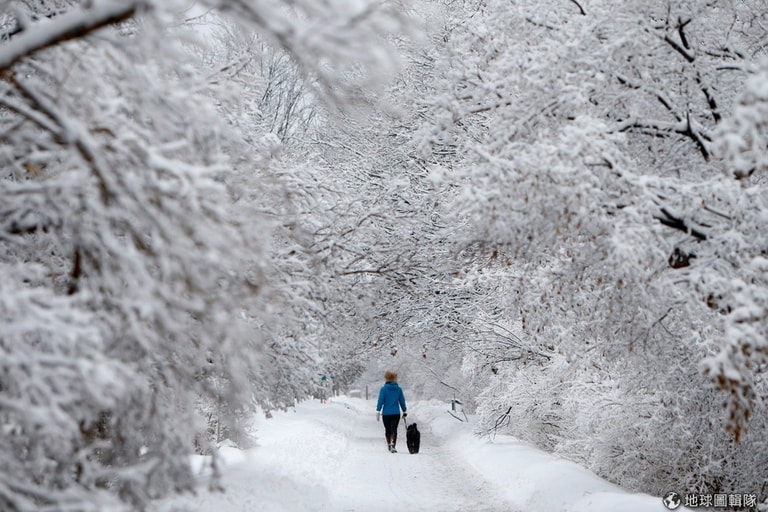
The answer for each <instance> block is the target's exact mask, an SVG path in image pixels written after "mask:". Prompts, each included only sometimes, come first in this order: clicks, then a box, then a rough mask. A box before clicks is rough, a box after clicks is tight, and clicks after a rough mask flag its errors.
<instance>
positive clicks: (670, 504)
mask: <svg viewBox="0 0 768 512" xmlns="http://www.w3.org/2000/svg"><path fill="white" fill-rule="evenodd" d="M661 501H662V503H664V506H665V507H667V509H668V510H675V509H676V508H678V507H679V506H680V505H682V503H683V500H682V498H680V495H679V494H677V493H676V492H668V493H667V494H665V495H664V498H662V500H661Z"/></svg>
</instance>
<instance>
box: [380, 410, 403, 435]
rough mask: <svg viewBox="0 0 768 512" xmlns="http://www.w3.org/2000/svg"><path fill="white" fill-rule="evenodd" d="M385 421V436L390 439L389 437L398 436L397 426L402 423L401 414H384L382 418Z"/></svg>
mask: <svg viewBox="0 0 768 512" xmlns="http://www.w3.org/2000/svg"><path fill="white" fill-rule="evenodd" d="M381 419H382V421H384V434H385V435H386V436H387V439H389V436H392V435H395V436H396V435H397V424H398V423H400V415H399V414H384V415H382V417H381Z"/></svg>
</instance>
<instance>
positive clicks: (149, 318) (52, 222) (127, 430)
mask: <svg viewBox="0 0 768 512" xmlns="http://www.w3.org/2000/svg"><path fill="white" fill-rule="evenodd" d="M201 5H202V6H203V7H206V8H212V9H218V11H219V12H220V13H222V15H223V16H229V15H232V16H233V17H235V18H236V19H237V22H239V23H240V24H241V25H242V26H243V27H244V28H245V29H247V30H251V31H259V32H260V33H261V34H262V37H264V38H266V39H267V40H269V41H271V42H272V43H273V44H274V45H275V46H277V47H279V48H282V50H283V51H284V52H287V54H289V55H292V57H293V59H294V61H295V62H296V65H297V66H298V69H299V70H300V71H301V73H303V75H304V76H305V78H306V80H307V83H310V84H313V86H314V87H315V90H316V91H317V93H318V94H319V95H321V96H322V97H323V98H325V99H326V100H328V101H330V102H332V103H333V106H334V108H347V107H351V106H353V105H354V103H355V101H356V95H357V92H356V91H357V90H358V89H359V88H360V87H365V86H367V85H368V84H370V83H371V81H372V80H375V79H378V78H379V77H380V76H382V75H381V74H379V73H380V72H386V71H387V70H389V69H392V66H391V62H392V59H391V54H390V52H388V51H387V50H386V47H387V45H386V43H385V41H384V38H385V36H386V34H387V33H389V32H391V31H397V30H399V29H400V27H402V22H403V19H404V18H403V16H402V15H401V13H400V11H398V9H397V5H392V4H390V3H380V2H366V1H364V2H355V3H348V4H345V3H343V2H332V3H316V2H311V1H307V2H277V1H275V2H247V1H238V2H229V1H227V2H213V1H212V2H202V3H201ZM186 7H187V5H186V3H185V2H180V1H179V2H175V1H163V2H151V1H149V2H148V1H138V0H137V1H113V0H95V1H89V2H49V1H40V2H5V3H4V4H3V27H4V34H5V40H4V41H3V43H2V44H1V45H0V70H2V80H0V96H1V97H2V98H1V99H0V108H1V109H2V117H0V123H2V134H1V135H0V137H1V139H0V143H1V144H2V148H3V152H2V160H3V165H2V180H1V181H0V196H2V197H3V201H2V206H1V207H0V240H1V241H0V272H1V274H0V283H2V284H1V285H0V287H1V291H2V295H1V296H0V304H1V306H0V315H2V318H3V325H4V328H3V332H2V334H0V355H1V358H2V361H3V363H2V366H0V391H1V394H0V426H1V427H2V430H3V435H2V436H1V439H0V447H1V448H2V450H3V453H4V456H3V459H2V462H0V508H2V509H3V510H9V511H15V510H63V509H67V510H105V509H108V508H109V509H114V510H118V509H121V508H122V509H126V510H127V509H140V508H143V507H144V506H145V505H146V504H147V502H148V500H149V499H151V498H153V497H155V496H158V495H161V494H163V493H166V492H169V491H171V492H173V491H177V490H180V489H183V488H187V487H189V486H190V485H191V484H192V483H193V482H192V479H191V475H190V473H189V468H188V467H187V463H186V457H185V455H186V454H187V453H189V452H190V451H191V450H192V449H193V442H194V441H195V434H196V433H198V432H199V431H200V430H203V429H204V428H205V426H204V425H202V424H200V423H199V422H198V421H196V419H195V414H194V410H195V409H194V404H195V403H196V401H197V400H198V399H199V398H200V397H202V398H204V399H205V400H208V401H210V402H211V403H214V404H217V405H221V404H224V405H225V407H226V409H227V410H228V411H229V414H232V413H233V412H234V411H235V410H236V409H237V407H239V406H243V405H246V406H247V405H248V404H249V403H250V401H251V399H252V397H253V396H255V398H256V399H257V400H258V402H259V403H261V404H262V405H265V406H274V405H275V404H279V403H281V401H285V400H292V399H293V398H294V397H295V394H292V393H288V394H285V393H282V394H281V392H282V390H281V389H280V385H281V383H284V382H286V381H290V382H292V383H293V384H294V385H295V386H299V387H301V386H305V388H304V389H307V388H308V387H309V385H310V381H309V378H305V377H304V376H302V375H301V372H303V371H305V370H304V369H303V368H302V363H303V362H304V358H311V357H312V350H311V347H307V346H305V345H304V344H303V343H299V344H292V343H290V342H289V341H287V339H286V338H283V339H280V338H279V336H278V333H279V330H278V328H276V327H272V328H267V327H265V326H267V325H269V322H270V318H271V314H270V313H271V312H270V308H271V307H272V305H277V306H279V305H280V304H282V303H281V302H279V301H278V300H277V299H275V295H274V292H273V291H270V290H273V289H274V288H272V287H271V286H270V285H272V284H273V283H271V280H272V279H273V276H274V271H273V270H272V269H271V267H270V265H269V259H270V257H271V253H270V252H269V251H270V249H269V246H270V243H271V241H270V232H271V230H272V229H273V227H274V221H273V219H271V218H270V217H269V215H268V214H267V213H265V211H264V209H265V208H264V203H263V202H262V203H261V204H260V203H259V201H260V200H263V199H264V195H262V194H260V193H259V192H258V187H259V183H260V180H264V182H266V180H267V178H274V177H273V176H269V171H270V170H271V167H270V166H271V165H272V164H270V161H271V160H272V159H273V158H272V154H271V151H272V146H271V144H270V143H269V140H270V139H269V137H266V138H265V136H267V135H268V133H266V132H261V133H260V130H261V129H262V126H259V125H256V126H250V127H246V126H245V124H244V123H241V122H239V121H241V120H242V119H243V117H246V113H247V112H249V108H250V107H249V106H244V107H243V108H242V109H241V110H239V111H236V110H234V109H232V107H233V106H235V105H236V98H237V97H238V92H240V91H241V90H242V89H240V88H239V86H238V85H237V84H236V83H234V82H232V81H227V80H222V78H223V77H226V71H227V70H226V69H219V70H217V72H216V73H213V74H212V73H211V69H210V67H204V66H203V65H202V64H201V62H200V60H199V59H198V58H195V57H194V56H193V53H194V48H198V47H200V46H202V45H205V44H206V41H205V40H204V38H205V35H206V34H205V32H203V33H195V32H190V31H189V30H184V28H183V26H182V25H183V23H182V22H183V18H181V17H180V14H181V15H183V13H184V9H185V8H186ZM190 43H192V46H190ZM377 45H381V46H377ZM190 48H192V49H190ZM234 64H237V63H234ZM261 78H263V77H261ZM266 78H268V79H269V78H270V77H266ZM217 79H218V80H217ZM281 101H282V100H281ZM250 112H252V110H251V111H250ZM290 128H291V127H290V126H284V129H283V133H282V134H283V135H285V134H287V133H289V131H290ZM260 140H261V141H266V142H265V143H258V141H260ZM247 141H252V142H253V145H250V144H248V142H247ZM244 183H245V184H247V188H246V189H245V190H253V191H254V193H252V194H243V191H244V189H243V188H242V185H243V184H244ZM265 188H267V187H265ZM276 361H278V362H279V363H280V364H279V365H276V364H275V362H276ZM291 361H293V362H291ZM296 373H298V375H294V374H296ZM294 377H295V378H294ZM280 379H282V380H280Z"/></svg>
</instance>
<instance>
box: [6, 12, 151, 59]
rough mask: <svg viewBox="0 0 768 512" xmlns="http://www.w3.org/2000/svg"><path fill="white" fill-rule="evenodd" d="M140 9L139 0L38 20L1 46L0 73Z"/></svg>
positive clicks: (129, 16)
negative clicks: (30, 56)
mask: <svg viewBox="0 0 768 512" xmlns="http://www.w3.org/2000/svg"><path fill="white" fill-rule="evenodd" d="M143 6H146V3H145V2H142V1H140V0H134V1H130V2H121V1H117V0H102V1H101V2H99V1H94V2H92V3H91V7H90V8H88V9H77V10H74V11H71V12H68V13H66V14H63V15H61V16H57V17H55V18H50V19H49V18H46V19H44V20H41V21H39V22H37V23H35V24H33V25H30V26H29V27H27V28H25V29H24V30H22V31H21V32H19V33H18V35H16V36H14V37H13V38H12V39H11V40H10V41H9V42H8V43H6V44H4V45H2V46H0V70H6V69H8V68H10V67H11V66H13V65H14V64H15V63H16V62H18V61H19V60H21V59H23V58H24V57H27V56H29V55H32V54H33V53H35V52H38V51H40V50H43V49H45V48H49V47H51V46H55V45H57V44H60V43H63V42H65V41H69V40H71V39H76V38H79V37H83V36H85V35H87V34H89V33H91V32H93V31H95V30H98V29H100V28H102V27H104V26H106V25H110V24H112V23H118V22H120V21H125V20H127V19H129V18H131V17H132V16H133V15H134V14H135V13H136V11H137V10H138V9H139V8H140V7H143Z"/></svg>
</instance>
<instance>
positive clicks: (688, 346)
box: [417, 1, 768, 493]
mask: <svg viewBox="0 0 768 512" xmlns="http://www.w3.org/2000/svg"><path fill="white" fill-rule="evenodd" d="M445 4H446V5H448V4H450V6H449V7H448V10H447V13H448V14H447V15H446V20H447V21H446V26H447V28H446V31H445V33H444V38H443V40H444V41H445V42H446V44H445V45H444V46H443V47H442V51H439V52H436V57H435V62H434V65H433V73H434V76H433V80H434V81H433V82H432V83H433V86H434V90H435V94H433V95H432V96H431V97H425V98H424V118H425V119H426V120H427V122H425V123H423V124H422V127H421V128H420V129H419V130H418V131H417V133H418V135H419V136H420V141H419V142H420V145H419V146H418V149H419V154H420V155H421V157H422V158H424V159H426V160H427V161H429V163H430V165H431V170H432V172H433V176H434V182H435V184H436V187H437V188H438V189H439V190H440V193H441V194H442V195H443V197H444V198H450V201H446V202H447V208H445V209H444V210H440V211H439V212H438V213H439V214H440V215H441V218H442V220H443V221H444V222H445V223H446V224H447V225H449V226H451V227H452V229H453V232H452V233H451V235H450V236H449V237H447V238H446V239H447V240H448V241H449V242H450V244H451V245H452V250H451V253H452V254H454V255H462V257H457V258H454V264H455V265H456V267H457V268H456V273H455V274H454V275H457V276H461V278H466V279H471V278H472V277H473V276H476V275H477V271H479V270H480V269H481V270H482V271H483V273H485V274H487V275H492V276H494V281H495V284H494V286H493V287H488V288H487V291H488V294H490V295H492V296H493V297H495V299H496V302H495V303H494V302H491V301H488V300H487V298H485V297H486V296H485V294H479V295H476V296H474V298H473V301H472V303H471V305H470V306H469V307H468V309H469V310H470V311H472V312H473V314H472V315H469V317H470V318H471V320H470V322H471V324H473V328H471V329H469V330H468V332H471V333H472V335H471V336H468V337H467V338H466V339H465V340H464V345H465V350H466V357H465V359H464V364H465V370H466V372H467V375H468V377H470V378H471V379H472V382H473V384H474V386H476V389H478V390H479V391H480V392H481V394H480V396H479V398H478V402H479V406H480V409H479V410H480V412H481V414H482V416H483V417H484V424H485V426H486V427H487V428H494V427H498V426H504V428H509V429H510V430H512V431H513V432H514V433H515V434H517V435H519V436H521V437H525V438H528V439H532V440H534V441H536V442H537V443H539V444H541V445H543V446H547V447H548V448H550V449H553V450H556V451H559V452H561V453H566V454H568V455H569V456H570V457H572V458H576V459H578V460H580V461H582V462H585V463H586V464H588V465H590V466H592V467H594V468H596V469H597V470H598V471H599V472H600V473H601V474H603V475H605V476H608V477H609V478H613V479H614V480H616V481H620V482H621V483H622V484H624V485H627V486H629V487H632V488H635V489H641V490H645V491H649V492H653V493H662V492H663V491H664V489H665V488H668V487H669V486H670V485H672V486H674V485H675V484H678V485H679V486H680V487H681V488H686V489H688V488H690V489H699V490H708V491H710V492H712V491H729V490H732V489H733V488H734V486H737V487H738V486H742V487H743V486H747V487H752V488H755V489H759V488H760V486H761V485H762V480H761V479H762V476H761V474H760V472H759V471H757V470H755V469H754V468H757V467H760V466H761V465H762V464H764V463H765V460H764V456H763V455H762V454H764V453H765V445H764V438H765V429H766V423H765V419H764V418H765V404H764V403H763V402H762V396H764V395H765V392H766V390H765V384H764V381H763V378H762V373H763V372H764V369H765V359H764V350H763V345H764V340H765V325H767V324H766V321H767V319H768V317H766V315H765V310H764V309H765V308H764V300H763V295H764V293H765V283H764V264H763V260H764V258H765V244H766V239H765V237H764V235H763V234H761V233H758V231H759V229H760V228H759V226H761V225H763V224H764V202H765V199H764V194H765V192H764V176H762V175H761V173H759V172H758V169H761V165H763V164H762V163H761V162H762V159H763V157H764V154H763V153H764V149H765V148H764V146H765V144H764V142H763V141H764V138H763V136H764V116H763V115H762V114H761V108H762V105H761V103H760V102H761V98H762V96H761V95H762V93H763V92H764V91H763V89H764V82H761V81H760V80H759V78H757V76H759V75H756V76H755V78H754V79H753V80H752V81H748V82H747V83H746V92H745V93H743V94H742V95H741V96H739V97H737V96H736V94H737V92H738V91H739V90H740V89H741V88H742V85H743V84H744V81H745V78H747V70H748V69H749V67H750V65H749V62H750V60H751V59H752V58H753V57H756V56H760V55H759V52H760V50H759V48H761V46H760V41H764V38H765V33H764V31H763V30H762V29H761V24H760V23H759V20H760V19H763V17H764V16H765V12H764V7H761V6H760V4H759V3H756V2H719V3H718V5H717V8H713V7H712V4H711V3H708V2H697V1H679V2H665V3H663V4H658V3H650V4H648V3H638V2H629V3H625V4H622V5H617V4H616V3H615V2H600V1H597V2H548V3H545V4H542V3H541V2H515V3H509V2H503V1H498V2H496V1H490V2H476V3H472V2H465V3H463V9H456V8H455V7H456V3H455V2H445ZM726 20H727V21H726ZM731 111H733V112H734V115H733V116H731V114H730V112H731ZM716 139H717V140H716ZM721 141H722V143H721ZM447 148H450V149H449V150H450V152H451V155H452V156H451V157H450V158H449V160H450V162H445V161H441V159H442V158H443V155H444V154H445V153H446V149H447ZM723 170H725V171H726V172H723ZM735 178H741V180H739V179H735ZM467 255H469V256H471V257H470V258H467V257H466V256H467ZM473 265H478V266H479V267H480V268H479V269H477V268H476V267H473ZM505 268H506V270H505ZM481 297H482V298H481ZM483 332H484V333H488V334H490V335H487V336H486V337H482V336H479V335H478V334H479V333H483ZM724 413H725V414H724ZM671 461H674V463H672V462H671ZM720 468H727V469H720Z"/></svg>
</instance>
